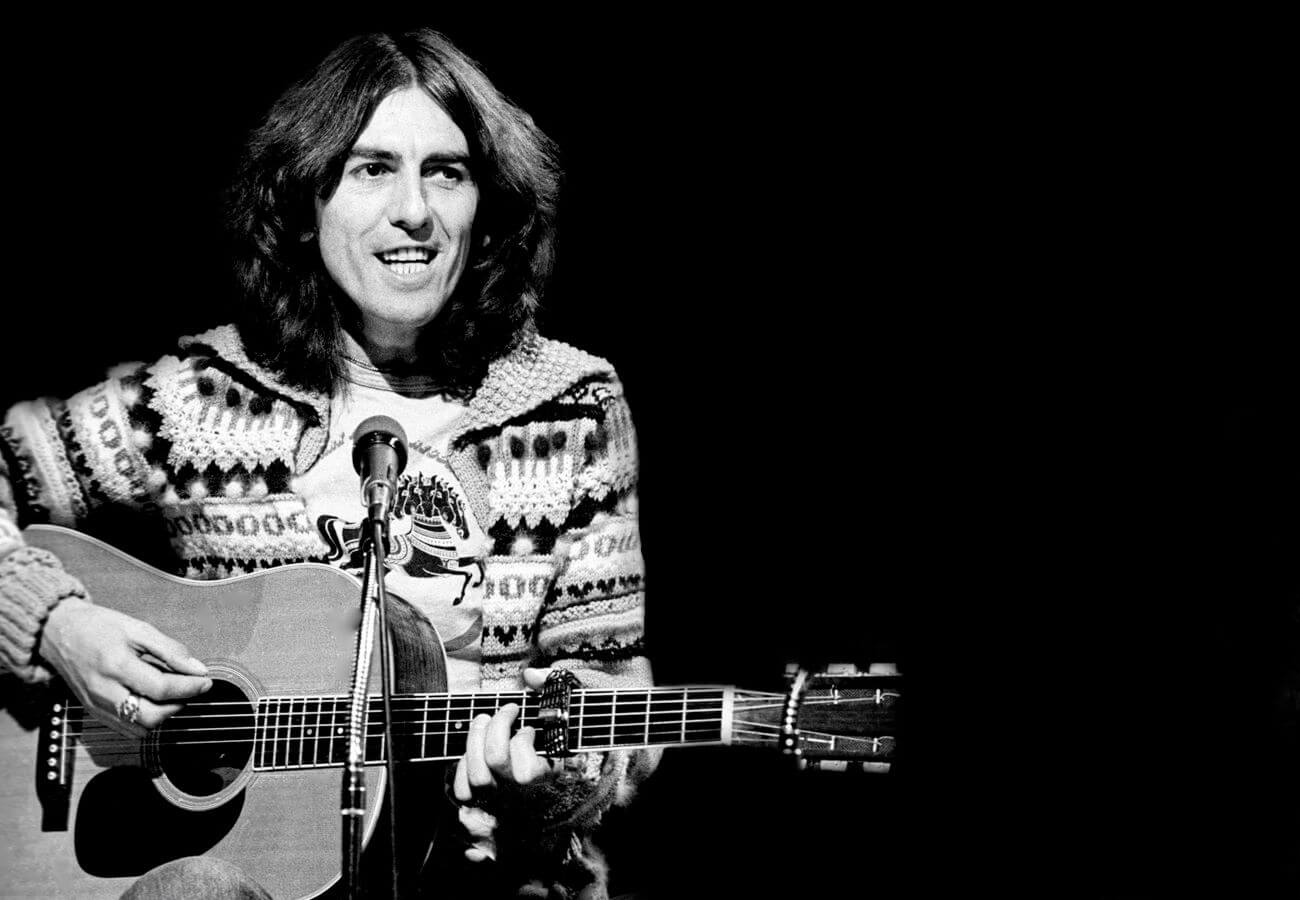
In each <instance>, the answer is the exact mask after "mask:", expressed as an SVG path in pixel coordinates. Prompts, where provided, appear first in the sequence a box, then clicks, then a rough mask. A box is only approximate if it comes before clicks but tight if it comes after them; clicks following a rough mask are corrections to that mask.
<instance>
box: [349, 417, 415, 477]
mask: <svg viewBox="0 0 1300 900" xmlns="http://www.w3.org/2000/svg"><path fill="white" fill-rule="evenodd" d="M375 444H387V445H388V446H389V447H392V448H393V450H394V451H396V453H397V471H396V472H395V473H394V474H397V475H400V474H401V473H402V470H403V469H405V468H406V431H405V430H404V429H403V428H402V426H401V425H399V424H398V423H397V420H396V419H394V418H391V417H390V416H371V417H370V418H368V419H366V420H365V421H364V422H362V423H361V424H360V425H358V426H357V430H356V431H354V432H352V468H354V469H356V471H357V473H358V474H360V473H361V468H362V465H363V462H364V460H365V454H366V448H368V447H371V446H373V445H375Z"/></svg>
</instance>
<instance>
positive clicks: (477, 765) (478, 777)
mask: <svg viewBox="0 0 1300 900" xmlns="http://www.w3.org/2000/svg"><path fill="white" fill-rule="evenodd" d="M490 718H491V717H490V716H488V715H487V714H486V713H483V714H482V715H477V716H475V717H474V721H472V722H470V723H469V735H468V736H467V737H466V738H465V776H466V777H467V778H468V779H469V785H470V788H484V787H487V786H489V785H492V784H495V783H496V781H495V780H494V779H493V778H492V771H491V770H490V769H488V764H487V762H486V761H484V759H483V741H484V738H485V737H486V734H487V726H488V722H489V721H490Z"/></svg>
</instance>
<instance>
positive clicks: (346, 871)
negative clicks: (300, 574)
mask: <svg viewBox="0 0 1300 900" xmlns="http://www.w3.org/2000/svg"><path fill="white" fill-rule="evenodd" d="M370 512H371V515H369V516H367V518H366V520H365V522H364V523H363V525H362V531H361V545H362V548H363V549H364V552H365V572H364V574H363V576H362V580H361V625H360V627H359V628H358V629H357V652H356V660H355V662H354V663H353V667H352V694H351V706H350V709H349V716H348V753H347V762H346V763H345V764H344V767H343V787H342V799H341V804H340V812H341V814H342V819H343V862H342V876H343V887H344V896H345V897H347V898H348V900H360V898H361V896H362V889H361V850H362V840H363V838H364V836H365V814H366V799H365V795H366V770H365V733H366V720H367V718H368V711H369V710H368V707H369V696H368V693H367V691H368V687H369V684H370V656H371V648H372V647H373V646H374V642H375V629H376V626H378V630H379V666H380V684H381V688H382V693H383V704H384V733H383V747H384V748H385V752H384V754H383V756H384V762H385V766H386V769H387V774H388V779H387V782H388V784H387V795H388V828H389V844H390V849H391V852H392V894H391V896H392V897H394V898H397V897H399V896H400V893H399V890H398V888H399V880H398V871H397V791H396V790H395V785H396V780H395V774H396V767H395V761H396V757H397V753H396V748H395V747H394V746H393V729H392V722H393V714H392V706H391V702H392V677H393V665H392V636H391V634H390V633H389V630H388V594H387V592H386V591H385V590H384V559H385V557H386V556H387V552H388V512H387V509H386V508H384V509H383V511H382V512H380V511H378V510H376V509H374V508H372V509H371V511H370ZM376 536H378V540H376ZM372 572H373V576H374V585H375V589H374V591H373V593H374V601H375V602H371V593H372V591H371V575H372Z"/></svg>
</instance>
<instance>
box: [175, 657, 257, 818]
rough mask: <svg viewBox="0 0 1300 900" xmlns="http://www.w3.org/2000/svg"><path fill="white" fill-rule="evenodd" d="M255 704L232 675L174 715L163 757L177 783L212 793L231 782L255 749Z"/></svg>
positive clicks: (182, 788) (185, 789) (202, 793)
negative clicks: (232, 680) (231, 679)
mask: <svg viewBox="0 0 1300 900" xmlns="http://www.w3.org/2000/svg"><path fill="white" fill-rule="evenodd" d="M253 726H254V718H253V706H252V704H250V703H249V702H248V698H247V697H245V696H244V693H243V691H241V690H240V689H239V688H238V687H236V686H235V685H233V684H231V683H230V682H228V681H218V680H216V679H214V680H213V683H212V690H210V691H208V692H207V693H206V694H204V695H203V696H202V697H201V698H199V699H198V700H196V701H195V702H193V703H190V704H188V705H187V706H186V707H185V708H184V709H182V710H181V711H180V712H178V713H177V714H176V715H174V716H172V717H171V718H170V719H168V720H167V721H166V722H165V723H164V725H163V728H162V729H161V732H160V733H159V734H158V744H157V751H156V752H157V754H158V756H157V762H158V765H159V767H160V768H161V769H162V771H163V772H165V773H166V774H167V777H168V779H169V780H170V781H171V783H172V784H173V785H175V786H176V788H177V789H178V790H180V791H182V792H184V793H186V794H189V795H190V796H191V797H210V796H212V795H213V794H217V793H220V792H221V791H222V790H224V789H225V788H226V787H227V786H228V785H230V784H231V783H232V782H233V781H234V780H235V779H236V778H237V777H239V774H240V773H241V772H242V771H243V770H244V767H245V766H247V765H248V760H249V757H251V756H252V753H253Z"/></svg>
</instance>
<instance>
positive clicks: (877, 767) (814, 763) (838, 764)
mask: <svg viewBox="0 0 1300 900" xmlns="http://www.w3.org/2000/svg"><path fill="white" fill-rule="evenodd" d="M890 765H891V764H890V763H887V762H876V761H867V762H861V763H852V764H851V763H849V761H848V760H845V759H813V760H809V759H803V758H802V757H801V758H800V759H799V769H800V770H801V771H813V772H851V771H862V772H866V773H868V774H884V773H886V772H888V771H889V768H890Z"/></svg>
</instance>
